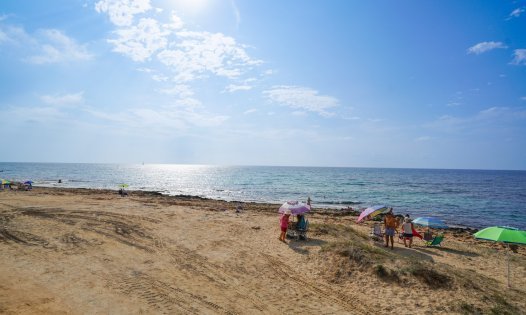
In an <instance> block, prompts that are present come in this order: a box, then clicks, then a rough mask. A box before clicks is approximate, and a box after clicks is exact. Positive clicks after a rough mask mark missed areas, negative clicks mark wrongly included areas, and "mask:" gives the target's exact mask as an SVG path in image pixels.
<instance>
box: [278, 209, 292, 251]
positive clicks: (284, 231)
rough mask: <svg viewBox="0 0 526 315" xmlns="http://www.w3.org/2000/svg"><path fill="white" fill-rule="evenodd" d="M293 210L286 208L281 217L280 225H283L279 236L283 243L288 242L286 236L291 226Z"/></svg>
mask: <svg viewBox="0 0 526 315" xmlns="http://www.w3.org/2000/svg"><path fill="white" fill-rule="evenodd" d="M290 215H291V212H290V210H285V213H283V214H282V215H281V217H280V218H279V225H280V227H281V234H280V236H279V240H280V241H282V242H283V243H286V242H287V241H285V236H286V235H287V228H288V227H289V219H290Z"/></svg>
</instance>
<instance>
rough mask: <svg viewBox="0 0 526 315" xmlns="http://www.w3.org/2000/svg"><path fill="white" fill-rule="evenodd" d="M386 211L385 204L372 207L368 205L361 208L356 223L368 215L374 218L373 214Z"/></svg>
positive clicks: (387, 209)
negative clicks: (365, 207)
mask: <svg viewBox="0 0 526 315" xmlns="http://www.w3.org/2000/svg"><path fill="white" fill-rule="evenodd" d="M387 211H389V208H387V207H386V206H372V207H369V208H367V209H365V210H363V211H362V213H360V216H359V217H358V219H357V220H356V223H360V222H361V221H362V220H363V219H364V218H366V217H367V216H369V217H371V218H374V217H375V216H377V215H379V214H380V213H386V212H387Z"/></svg>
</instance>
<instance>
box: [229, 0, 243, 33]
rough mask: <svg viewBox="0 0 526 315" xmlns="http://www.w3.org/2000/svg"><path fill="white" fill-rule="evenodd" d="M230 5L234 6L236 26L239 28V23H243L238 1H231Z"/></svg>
mask: <svg viewBox="0 0 526 315" xmlns="http://www.w3.org/2000/svg"><path fill="white" fill-rule="evenodd" d="M230 5H231V6H232V10H233V11H234V16H235V17H236V28H238V27H239V24H240V23H241V14H240V13H239V9H238V8H237V5H236V2H235V1H234V0H231V1H230Z"/></svg>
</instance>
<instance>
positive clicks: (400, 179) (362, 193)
mask: <svg viewBox="0 0 526 315" xmlns="http://www.w3.org/2000/svg"><path fill="white" fill-rule="evenodd" d="M0 178H3V179H8V180H15V181H27V180H31V181H33V182H34V183H33V185H34V186H36V187H39V186H41V187H71V188H92V189H115V190H118V189H119V185H120V184H127V185H129V187H128V188H127V189H129V190H142V191H154V192H160V193H162V194H166V195H190V196H199V197H203V198H211V199H219V200H226V201H243V202H262V203H275V204H281V203H283V202H286V201H289V200H299V201H306V200H307V198H308V197H310V198H311V199H312V205H313V207H314V208H332V209H347V208H349V207H352V208H354V209H363V208H366V207H369V206H374V205H386V206H389V207H393V209H394V212H395V214H404V215H405V214H409V215H411V217H412V218H416V217H419V216H434V217H438V218H441V219H442V220H444V221H445V222H446V223H447V224H448V225H450V226H452V227H469V228H477V229H480V228H483V227H487V226H494V225H499V226H512V227H516V228H519V229H522V230H525V229H526V171H511V170H510V171H506V170H458V169H407V168H403V169H401V168H356V167H289V166H282V167H280V166H212V165H176V164H76V163H3V162H0ZM59 180H60V183H59ZM4 193H5V192H0V199H2V195H3V194H4ZM276 210H277V209H276ZM145 211H147V210H145Z"/></svg>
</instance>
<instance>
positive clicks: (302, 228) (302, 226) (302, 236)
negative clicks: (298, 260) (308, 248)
mask: <svg viewBox="0 0 526 315" xmlns="http://www.w3.org/2000/svg"><path fill="white" fill-rule="evenodd" d="M308 230H309V220H307V219H305V216H303V217H302V220H301V221H300V222H298V224H297V225H296V232H297V234H298V239H299V240H307V231H308Z"/></svg>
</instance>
